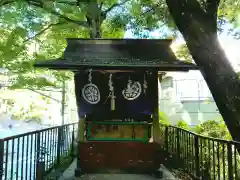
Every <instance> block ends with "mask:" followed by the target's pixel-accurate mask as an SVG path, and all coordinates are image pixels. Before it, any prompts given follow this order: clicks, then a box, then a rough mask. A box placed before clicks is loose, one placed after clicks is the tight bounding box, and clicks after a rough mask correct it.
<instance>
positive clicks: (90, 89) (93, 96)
mask: <svg viewBox="0 0 240 180" xmlns="http://www.w3.org/2000/svg"><path fill="white" fill-rule="evenodd" d="M82 96H83V98H84V99H85V100H86V101H87V102H88V103H90V104H97V103H98V102H99V101H100V91H99V89H98V87H97V86H96V85H95V84H92V83H89V84H86V85H85V86H84V87H83V89H82Z"/></svg>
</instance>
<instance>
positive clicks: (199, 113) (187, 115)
mask: <svg viewBox="0 0 240 180" xmlns="http://www.w3.org/2000/svg"><path fill="white" fill-rule="evenodd" d="M159 109H160V111H161V112H164V113H165V115H166V116H167V117H168V119H169V120H170V122H171V123H172V124H176V123H177V122H178V121H179V120H184V121H186V122H187V123H188V124H189V125H192V126H194V125H197V124H200V123H201V122H204V121H207V120H219V119H220V118H221V115H220V113H219V111H218V108H217V106H216V104H215V102H214V100H213V98H212V95H211V92H210V91H209V88H208V86H207V84H206V83H205V81H204V79H203V77H202V75H201V73H200V72H199V71H189V72H187V73H185V72H183V73H181V72H171V73H167V75H166V76H164V78H163V80H162V82H161V83H159Z"/></svg>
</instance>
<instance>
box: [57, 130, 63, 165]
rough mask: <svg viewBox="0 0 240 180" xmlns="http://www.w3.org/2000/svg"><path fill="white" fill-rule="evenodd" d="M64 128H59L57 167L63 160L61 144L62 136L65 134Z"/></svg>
mask: <svg viewBox="0 0 240 180" xmlns="http://www.w3.org/2000/svg"><path fill="white" fill-rule="evenodd" d="M62 127H63V126H60V127H58V141H57V165H59V164H60V158H61V144H62V134H63V131H62V130H63V128H62Z"/></svg>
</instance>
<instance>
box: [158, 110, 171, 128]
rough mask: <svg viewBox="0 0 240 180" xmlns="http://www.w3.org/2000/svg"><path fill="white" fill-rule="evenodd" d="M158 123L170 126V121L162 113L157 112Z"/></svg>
mask: <svg viewBox="0 0 240 180" xmlns="http://www.w3.org/2000/svg"><path fill="white" fill-rule="evenodd" d="M159 122H160V123H162V124H165V125H170V121H169V119H168V117H167V115H166V114H165V113H164V112H161V111H159Z"/></svg>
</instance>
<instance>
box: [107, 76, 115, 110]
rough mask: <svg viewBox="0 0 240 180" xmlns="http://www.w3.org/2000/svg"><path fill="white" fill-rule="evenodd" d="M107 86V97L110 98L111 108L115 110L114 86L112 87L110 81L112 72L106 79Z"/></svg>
mask: <svg viewBox="0 0 240 180" xmlns="http://www.w3.org/2000/svg"><path fill="white" fill-rule="evenodd" d="M108 86H109V91H110V93H109V97H110V98H111V110H112V111H114V110H115V98H116V97H115V96H114V87H113V82H112V74H110V75H109V81H108Z"/></svg>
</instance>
